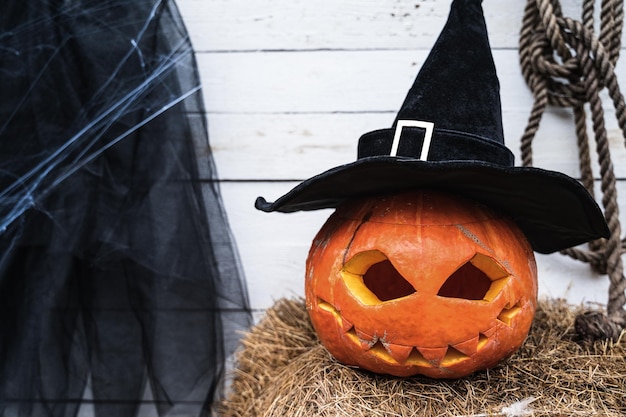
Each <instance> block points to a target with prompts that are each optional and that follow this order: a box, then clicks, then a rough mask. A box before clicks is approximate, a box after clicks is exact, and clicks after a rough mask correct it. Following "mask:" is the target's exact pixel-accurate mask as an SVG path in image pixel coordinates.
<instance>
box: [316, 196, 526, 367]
mask: <svg viewBox="0 0 626 417" xmlns="http://www.w3.org/2000/svg"><path fill="white" fill-rule="evenodd" d="M306 267H307V272H306V283H305V288H306V300H307V308H308V310H309V313H310V316H311V319H312V322H313V325H314V327H315V330H316V332H317V334H318V335H319V338H320V340H321V341H322V343H323V344H324V346H325V347H326V348H327V349H328V350H329V351H330V353H331V354H332V355H334V356H335V357H336V358H337V359H338V360H339V361H341V362H343V363H345V364H349V365H356V366H358V367H361V368H364V369H367V370H370V371H374V372H378V373H388V374H392V375H397V376H408V375H414V374H423V375H427V376H430V377H435V378H456V377H461V376H465V375H468V374H470V373H472V372H474V371H476V370H479V369H483V368H487V367H491V366H493V365H495V364H496V363H498V362H499V361H500V360H502V359H503V358H504V357H507V356H508V355H510V354H511V353H513V352H514V351H515V350H517V349H518V348H519V347H520V346H521V344H522V343H523V341H524V339H525V338H526V336H527V334H528V330H529V328H530V325H531V322H532V319H533V315H534V312H535V305H536V297H537V272H536V266H535V259H534V256H533V251H532V249H531V247H530V245H529V243H528V242H527V240H526V238H525V236H524V235H523V234H522V232H521V231H520V230H519V229H518V227H517V226H516V225H515V224H514V223H513V222H512V221H510V220H509V219H507V218H505V217H502V216H500V215H499V214H497V213H495V212H493V211H491V210H489V209H488V208H486V207H484V206H482V205H479V204H477V203H474V202H472V201H469V200H464V199H461V198H458V197H454V196H451V195H446V194H442V193H437V192H432V191H417V192H408V193H403V194H398V195H394V196H387V197H380V198H369V199H361V200H354V201H351V202H348V203H345V204H344V205H342V206H340V207H339V208H338V209H337V210H336V211H335V213H333V215H331V217H330V218H329V219H328V221H327V222H326V223H325V225H324V226H323V227H322V229H321V230H320V231H319V233H318V234H317V236H316V238H315V239H314V241H313V245H312V247H311V250H310V253H309V257H308V260H307V266H306Z"/></svg>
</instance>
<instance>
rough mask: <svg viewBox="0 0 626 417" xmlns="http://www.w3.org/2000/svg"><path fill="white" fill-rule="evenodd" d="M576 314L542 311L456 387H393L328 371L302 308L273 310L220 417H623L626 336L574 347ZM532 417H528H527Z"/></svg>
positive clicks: (242, 360) (283, 304)
mask: <svg viewBox="0 0 626 417" xmlns="http://www.w3.org/2000/svg"><path fill="white" fill-rule="evenodd" d="M581 311H582V310H581V308H578V307H577V308H574V307H572V306H569V305H567V304H566V303H565V302H562V301H555V300H551V301H541V302H540V304H539V308H538V311H537V314H536V317H535V321H534V323H533V327H532V329H531V331H530V335H529V337H528V339H527V340H526V342H525V343H524V345H523V347H522V348H521V349H520V351H519V352H517V353H516V354H515V355H513V356H512V357H511V358H509V359H507V360H505V361H503V362H502V363H501V364H500V365H498V366H497V367H495V368H492V369H490V370H488V371H482V372H477V373H475V374H473V375H471V376H469V377H466V378H461V379H458V380H450V381H443V380H432V379H428V378H424V377H411V378H395V377H390V376H383V375H375V374H372V373H368V372H364V371H360V370H356V369H353V368H350V367H347V366H344V365H341V364H339V363H338V362H337V361H335V360H334V359H333V358H332V357H331V356H330V355H329V353H328V352H327V351H326V350H325V349H324V347H323V346H322V345H321V344H320V343H319V341H318V339H317V337H316V335H315V333H314V331H313V328H312V326H311V324H310V321H309V317H308V314H307V312H306V309H305V306H304V302H303V300H300V299H298V300H287V299H283V300H279V301H278V302H277V303H276V304H275V305H274V306H273V307H272V308H271V309H269V310H268V311H267V312H266V314H265V317H264V318H263V320H262V321H261V322H260V323H259V324H258V325H257V326H256V327H254V328H253V329H252V330H251V331H250V332H249V333H248V334H247V335H246V336H245V338H244V339H243V342H242V343H243V346H242V349H241V350H240V352H239V353H238V356H237V365H236V368H235V370H234V373H235V374H234V379H233V384H232V387H231V389H232V392H231V394H230V395H229V396H228V397H226V399H225V400H223V401H222V402H221V403H220V404H219V405H218V413H219V415H221V416H224V417H244V416H245V417H249V416H263V417H299V416H306V417H317V416H333V417H338V416H351V417H359V416H403V417H408V416H488V415H502V416H508V417H513V416H521V415H533V416H556V415H559V416H560V415H562V416H572V415H575V416H587V415H589V416H591V415H593V416H624V415H626V334H622V337H621V338H620V339H619V340H617V341H616V342H595V343H590V342H580V341H576V336H575V332H574V331H573V325H574V320H575V317H576V316H577V315H578V314H579V313H580V312H581ZM530 410H532V414H530Z"/></svg>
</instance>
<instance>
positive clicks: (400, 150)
mask: <svg viewBox="0 0 626 417" xmlns="http://www.w3.org/2000/svg"><path fill="white" fill-rule="evenodd" d="M394 136H396V141H395V143H394ZM428 136H429V132H428V130H427V129H424V128H419V127H411V126H408V127H404V128H402V132H401V137H399V140H398V136H397V129H379V130H374V131H372V132H368V133H366V134H364V135H363V136H361V138H360V139H359V145H358V150H357V154H358V159H362V158H367V157H372V156H386V155H387V156H396V157H407V158H413V159H422V160H425V161H429V162H436V161H475V162H486V163H491V164H496V165H501V166H506V167H512V166H513V165H514V162H515V158H514V156H513V153H512V152H511V151H510V150H509V149H508V148H507V147H506V146H504V145H503V144H500V143H498V142H495V141H492V140H489V139H485V138H483V137H480V136H477V135H472V134H469V133H466V132H458V131H454V130H447V129H439V128H436V127H435V128H434V129H432V138H430V141H428V140H427V141H425V140H424V139H425V138H426V139H429V138H428ZM425 145H426V154H427V155H426V157H425V158H424V157H423V153H424V147H425ZM394 148H395V149H394Z"/></svg>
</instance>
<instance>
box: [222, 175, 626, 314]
mask: <svg viewBox="0 0 626 417" xmlns="http://www.w3.org/2000/svg"><path fill="white" fill-rule="evenodd" d="M295 184H296V183H292V182H284V183H263V182H262V183H247V182H233V183H230V182H229V183H223V184H222V185H221V190H222V195H223V199H224V206H225V208H226V211H227V213H228V215H229V219H230V224H231V227H232V230H233V234H234V236H235V239H236V242H237V246H238V248H239V252H240V255H241V259H242V260H243V267H244V272H245V274H246V277H247V283H248V290H249V293H250V300H251V304H252V307H253V308H255V309H265V308H268V307H269V306H271V305H272V303H273V302H274V301H275V300H276V299H278V298H280V297H293V296H303V295H304V266H305V260H306V256H307V253H308V250H309V246H310V243H311V241H312V240H313V237H314V236H315V234H316V233H317V231H318V230H319V228H320V227H321V226H322V225H323V223H324V221H325V220H326V219H327V218H328V216H329V215H330V214H331V213H332V210H319V211H313V212H298V213H292V214H282V213H263V212H260V211H258V210H256V209H255V208H254V206H253V204H254V200H255V199H256V197H257V196H259V195H276V196H277V195H282V194H283V193H284V192H286V191H288V190H289V189H291V188H292V187H293V186H294V185H295ZM618 195H619V197H620V204H621V205H622V206H623V205H624V204H625V203H626V184H624V183H622V184H620V188H619V194H618ZM621 214H622V215H621V221H622V224H626V223H625V222H626V213H624V212H622V213H621ZM537 264H538V269H539V277H540V295H541V296H550V297H562V298H566V299H567V300H569V301H570V302H573V303H579V302H583V301H589V302H598V303H606V301H607V295H608V278H607V277H606V276H605V275H597V274H595V273H593V272H591V271H590V268H589V266H588V265H586V264H584V263H582V262H579V261H575V260H572V259H570V258H567V257H564V256H562V255H560V254H551V255H539V254H538V255H537Z"/></svg>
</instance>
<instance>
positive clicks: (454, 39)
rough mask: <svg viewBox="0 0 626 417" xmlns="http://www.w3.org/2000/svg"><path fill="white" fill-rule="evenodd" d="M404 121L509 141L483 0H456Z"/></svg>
mask: <svg viewBox="0 0 626 417" xmlns="http://www.w3.org/2000/svg"><path fill="white" fill-rule="evenodd" d="M398 120H424V121H428V122H433V123H434V124H435V127H436V128H438V129H446V130H453V131H457V132H463V133H467V134H470V135H477V136H480V137H482V138H485V139H489V140H492V141H495V142H499V143H502V144H504V134H503V130H502V110H501V104H500V84H499V82H498V77H497V75H496V68H495V64H494V61H493V56H492V54H491V47H490V45H489V38H488V36H487V27H486V24H485V19H484V16H483V10H482V5H481V0H455V1H454V2H453V3H452V6H451V9H450V15H449V16H448V21H447V23H446V25H445V27H444V28H443V30H442V32H441V34H440V35H439V38H438V39H437V42H436V43H435V45H434V46H433V48H432V49H431V52H430V54H429V55H428V58H427V59H426V61H425V62H424V64H423V66H422V68H421V69H420V71H419V73H418V75H417V78H416V79H415V82H414V83H413V86H412V87H411V89H410V90H409V92H408V94H407V96H406V99H405V101H404V103H403V104H402V107H401V108H400V110H399V112H398V115H397V117H396V120H395V121H394V125H393V127H395V126H396V124H397V122H398Z"/></svg>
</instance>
